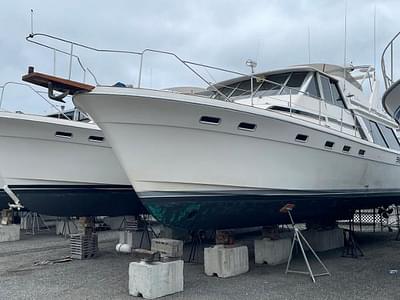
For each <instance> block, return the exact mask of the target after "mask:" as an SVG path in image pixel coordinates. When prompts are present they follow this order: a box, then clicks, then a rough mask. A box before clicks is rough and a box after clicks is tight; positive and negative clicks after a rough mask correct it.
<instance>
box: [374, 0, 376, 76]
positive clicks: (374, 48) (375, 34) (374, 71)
mask: <svg viewBox="0 0 400 300" xmlns="http://www.w3.org/2000/svg"><path fill="white" fill-rule="evenodd" d="M374 78H376V3H375V7H374Z"/></svg>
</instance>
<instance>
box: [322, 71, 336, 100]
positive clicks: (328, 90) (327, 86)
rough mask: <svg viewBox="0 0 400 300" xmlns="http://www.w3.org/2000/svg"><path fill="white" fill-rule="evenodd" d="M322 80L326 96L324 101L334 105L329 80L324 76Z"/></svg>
mask: <svg viewBox="0 0 400 300" xmlns="http://www.w3.org/2000/svg"><path fill="white" fill-rule="evenodd" d="M320 78H321V85H322V92H323V94H324V99H325V101H326V102H328V103H331V104H333V103H332V92H331V86H330V81H329V78H328V77H325V76H322V75H321V76H320Z"/></svg>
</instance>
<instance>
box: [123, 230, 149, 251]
mask: <svg viewBox="0 0 400 300" xmlns="http://www.w3.org/2000/svg"><path fill="white" fill-rule="evenodd" d="M149 236H150V233H149V235H147V234H146V232H145V231H144V230H137V231H120V232H119V243H120V244H128V245H130V246H131V247H132V249H137V248H141V249H150V240H149Z"/></svg>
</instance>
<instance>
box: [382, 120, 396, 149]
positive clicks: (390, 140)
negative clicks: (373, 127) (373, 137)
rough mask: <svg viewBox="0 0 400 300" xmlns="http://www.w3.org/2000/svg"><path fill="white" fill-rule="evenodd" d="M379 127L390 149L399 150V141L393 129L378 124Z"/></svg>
mask: <svg viewBox="0 0 400 300" xmlns="http://www.w3.org/2000/svg"><path fill="white" fill-rule="evenodd" d="M378 126H379V129H380V130H381V132H382V134H383V137H384V138H385V141H386V143H387V144H388V145H389V147H390V149H394V150H400V145H399V141H398V140H397V137H396V135H395V133H394V132H393V130H392V129H391V128H389V127H386V126H385V125H382V124H378Z"/></svg>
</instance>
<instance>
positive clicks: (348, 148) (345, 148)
mask: <svg viewBox="0 0 400 300" xmlns="http://www.w3.org/2000/svg"><path fill="white" fill-rule="evenodd" d="M350 149H351V147H350V146H347V145H345V146H343V150H342V151H343V152H344V153H349V152H350Z"/></svg>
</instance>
